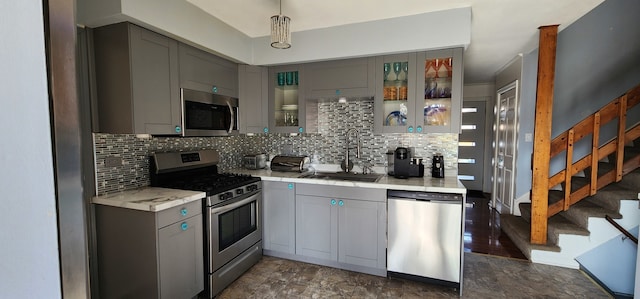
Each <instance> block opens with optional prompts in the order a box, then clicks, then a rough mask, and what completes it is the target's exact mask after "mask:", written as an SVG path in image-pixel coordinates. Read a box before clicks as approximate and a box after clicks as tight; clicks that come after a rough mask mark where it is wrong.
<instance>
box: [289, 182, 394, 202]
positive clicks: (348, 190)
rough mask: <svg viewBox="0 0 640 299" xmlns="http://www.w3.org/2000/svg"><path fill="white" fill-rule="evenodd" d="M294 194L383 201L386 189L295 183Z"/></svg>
mask: <svg viewBox="0 0 640 299" xmlns="http://www.w3.org/2000/svg"><path fill="white" fill-rule="evenodd" d="M296 194H303V195H313V196H321V197H334V198H335V197H338V198H350V199H360V200H366V201H378V202H384V201H385V200H386V196H387V190H386V189H374V188H362V187H345V186H327V185H316V184H296Z"/></svg>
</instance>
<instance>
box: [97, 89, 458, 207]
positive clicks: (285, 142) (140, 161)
mask: <svg viewBox="0 0 640 299" xmlns="http://www.w3.org/2000/svg"><path fill="white" fill-rule="evenodd" d="M317 125H318V126H317V129H318V133H313V134H300V135H297V136H290V135H289V134H260V135H254V136H248V135H238V136H230V137H187V138H181V137H156V136H152V137H148V136H146V135H142V136H141V137H139V136H137V135H134V134H118V135H114V134H104V133H94V147H95V162H96V186H97V190H96V193H97V194H98V195H103V194H108V193H113V192H117V191H122V190H129V189H135V188H138V187H142V186H147V185H149V156H150V155H151V154H152V153H154V152H172V151H193V150H203V149H216V150H218V152H219V153H220V160H221V161H220V164H219V165H218V168H219V170H220V171H229V170H231V169H233V168H238V167H241V166H242V157H243V156H244V155H245V154H249V153H258V152H264V153H267V154H269V156H270V157H273V156H275V155H278V154H286V155H307V156H309V157H310V158H311V162H312V163H313V164H340V163H341V162H342V160H343V159H344V153H345V146H346V145H345V143H346V138H345V134H346V132H347V130H349V129H350V128H356V129H358V133H359V139H360V148H361V156H360V158H359V159H357V158H355V155H354V153H355V152H354V150H353V149H352V151H351V157H352V158H351V160H352V161H353V163H354V164H356V165H362V164H363V163H372V164H374V165H376V166H385V164H386V162H387V157H386V153H387V151H388V150H393V149H395V148H396V147H399V146H404V147H412V148H414V150H415V153H414V156H416V157H423V158H424V162H423V163H424V164H425V168H427V169H428V168H429V167H431V157H432V156H433V155H434V154H435V153H441V154H442V155H443V156H444V160H445V163H446V165H445V167H446V168H447V169H457V168H458V165H457V160H458V135H457V134H374V132H373V125H374V124H373V101H354V102H348V103H346V104H343V103H337V102H322V103H318V116H317ZM349 140H350V142H351V147H353V146H354V144H355V134H350V139H349ZM109 157H119V158H121V159H122V165H119V166H114V167H107V165H106V159H107V158H109ZM425 175H429V174H428V171H425Z"/></svg>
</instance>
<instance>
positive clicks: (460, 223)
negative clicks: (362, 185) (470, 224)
mask: <svg viewBox="0 0 640 299" xmlns="http://www.w3.org/2000/svg"><path fill="white" fill-rule="evenodd" d="M387 199H388V201H387V202H388V227H387V229H388V230H387V231H388V245H387V246H388V249H387V271H388V273H389V275H391V276H400V277H404V278H409V279H418V280H424V281H428V282H435V283H439V284H445V285H451V286H454V287H457V288H459V289H460V294H462V267H463V245H464V242H463V239H462V238H463V232H464V205H463V201H464V197H463V196H462V195H461V194H447V193H430V192H416V191H401V190H389V191H387Z"/></svg>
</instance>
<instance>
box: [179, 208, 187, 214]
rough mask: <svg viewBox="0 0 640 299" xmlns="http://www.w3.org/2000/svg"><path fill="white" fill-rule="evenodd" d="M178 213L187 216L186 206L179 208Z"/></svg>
mask: <svg viewBox="0 0 640 299" xmlns="http://www.w3.org/2000/svg"><path fill="white" fill-rule="evenodd" d="M180 215H182V216H187V208H182V210H180Z"/></svg>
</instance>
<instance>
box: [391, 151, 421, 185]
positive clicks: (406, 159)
mask: <svg viewBox="0 0 640 299" xmlns="http://www.w3.org/2000/svg"><path fill="white" fill-rule="evenodd" d="M393 157H394V158H393V176H394V177H396V178H399V179H406V178H409V177H423V176H424V165H423V164H422V159H420V158H414V157H413V150H412V149H411V148H406V147H398V148H396V150H395V153H394V155H393Z"/></svg>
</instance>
